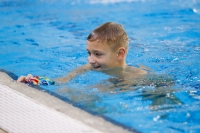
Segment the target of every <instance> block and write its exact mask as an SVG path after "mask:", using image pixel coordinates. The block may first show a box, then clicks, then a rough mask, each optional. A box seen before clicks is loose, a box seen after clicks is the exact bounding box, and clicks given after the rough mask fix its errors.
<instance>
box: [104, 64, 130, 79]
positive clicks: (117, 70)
mask: <svg viewBox="0 0 200 133" xmlns="http://www.w3.org/2000/svg"><path fill="white" fill-rule="evenodd" d="M126 66H127V65H126V64H125V63H124V65H122V66H120V67H114V68H110V69H105V70H102V72H103V73H106V74H108V75H111V76H114V77H117V78H120V79H123V78H124V72H125V69H126Z"/></svg>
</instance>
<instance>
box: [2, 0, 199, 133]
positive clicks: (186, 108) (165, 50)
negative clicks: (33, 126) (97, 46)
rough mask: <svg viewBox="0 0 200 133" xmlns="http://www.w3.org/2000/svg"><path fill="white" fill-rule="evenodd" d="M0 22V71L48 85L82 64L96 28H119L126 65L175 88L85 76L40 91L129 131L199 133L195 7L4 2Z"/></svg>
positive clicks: (190, 1) (135, 0)
mask: <svg viewBox="0 0 200 133" xmlns="http://www.w3.org/2000/svg"><path fill="white" fill-rule="evenodd" d="M0 19H1V21H0V68H1V69H4V70H7V71H10V72H12V73H15V74H16V75H18V76H19V75H26V74H28V73H32V74H34V75H41V76H47V77H50V78H57V77H60V76H64V75H66V74H67V73H68V72H70V71H72V70H73V69H75V68H77V67H78V66H81V65H83V64H85V63H87V52H86V50H85V44H86V38H87V36H88V35H89V33H90V32H91V31H92V30H93V29H94V28H96V27H97V26H99V25H101V24H103V23H104V22H107V21H114V22H117V23H120V24H122V25H123V26H124V28H125V29H126V31H127V33H128V36H129V39H130V45H129V54H128V57H127V62H128V64H129V65H134V66H137V65H144V66H147V67H149V68H151V69H153V70H154V71H155V73H157V74H169V75H173V77H174V81H175V85H173V86H172V87H170V88H166V87H162V88H155V87H151V86H138V87H136V88H134V89H133V88H130V89H128V90H124V91H120V88H112V87H111V86H112V84H111V83H110V82H108V81H107V79H108V78H110V77H109V76H108V75H105V74H102V73H98V72H93V71H91V72H87V73H85V74H83V75H80V76H78V77H76V78H75V79H73V80H72V81H71V82H70V83H67V84H65V85H62V86H42V88H43V89H44V90H46V91H48V92H50V93H52V94H54V95H55V96H58V97H59V98H61V99H63V100H65V101H68V102H70V103H72V104H73V105H74V106H77V107H80V108H82V109H84V110H86V111H89V112H91V113H92V114H94V115H99V116H102V117H104V118H105V119H107V120H109V121H112V122H114V123H116V124H117V125H120V126H122V127H124V128H128V129H130V130H137V131H139V132H147V133H148V132H175V133H176V132H177V133H179V132H192V133H194V132H200V69H199V68H200V61H199V60H200V1H198V0H176V1H173V0H169V1H168V0H162V1H160V0H129V1H128V0H127V1H126V0H121V1H117V0H116V1H115V2H113V1H111V2H107V1H106V0H102V1H101V0H85V1H81V0H71V1H67V2H66V1H65V0H2V1H1V2H0Z"/></svg>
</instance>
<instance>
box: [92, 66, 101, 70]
mask: <svg viewBox="0 0 200 133" xmlns="http://www.w3.org/2000/svg"><path fill="white" fill-rule="evenodd" d="M92 67H93V69H95V70H97V69H100V68H101V66H92Z"/></svg>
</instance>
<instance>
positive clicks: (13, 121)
mask: <svg viewBox="0 0 200 133" xmlns="http://www.w3.org/2000/svg"><path fill="white" fill-rule="evenodd" d="M0 108H1V110H0V129H2V131H4V130H5V131H6V132H15V133H20V132H29V133H31V132H37V133H39V132H48V133H50V132H59V133H62V132H70V133H72V132H75V133H79V132H80V133H82V132H84V133H101V132H104V133H113V132H120V133H129V132H134V131H130V130H128V129H124V128H122V127H120V126H117V125H115V124H113V123H111V122H109V121H106V120H104V119H103V118H102V117H99V116H94V115H91V114H90V113H88V112H86V111H83V110H81V109H79V108H76V107H74V106H72V105H71V104H69V103H67V102H64V101H61V100H60V99H58V98H56V97H54V96H52V95H50V94H48V93H46V92H43V91H41V90H38V89H35V88H32V87H30V86H28V85H26V84H23V83H17V82H16V81H15V80H13V79H12V78H11V77H9V76H8V74H6V73H4V72H0Z"/></svg>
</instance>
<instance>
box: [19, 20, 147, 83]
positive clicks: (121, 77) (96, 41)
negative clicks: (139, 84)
mask: <svg viewBox="0 0 200 133" xmlns="http://www.w3.org/2000/svg"><path fill="white" fill-rule="evenodd" d="M87 51H88V62H89V64H86V65H84V66H82V67H80V68H77V69H75V70H74V71H72V72H70V73H69V74H68V75H67V76H66V77H61V78H58V79H56V81H57V82H59V83H61V82H68V81H70V80H71V79H72V78H74V77H75V76H76V75H78V74H81V73H84V72H85V71H88V70H95V71H100V72H103V73H105V74H108V75H111V76H113V77H115V79H117V80H118V81H120V82H121V81H122V82H126V83H125V84H127V85H128V84H129V82H132V81H133V80H134V79H138V78H142V77H143V76H144V75H146V74H147V71H146V70H144V69H142V68H135V67H133V66H127V64H126V55H127V53H128V36H127V34H126V32H125V30H124V28H123V27H122V26H121V25H120V24H117V23H113V22H107V23H105V24H103V25H101V26H100V27H98V28H96V29H95V30H94V31H92V32H91V34H90V35H89V36H88V38H87ZM30 77H32V75H30V74H29V75H28V76H21V77H19V78H18V80H17V81H18V82H27V81H28V79H29V78H30ZM111 82H112V80H111ZM114 82H116V81H114ZM123 84H124V83H123ZM131 84H132V83H131Z"/></svg>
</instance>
